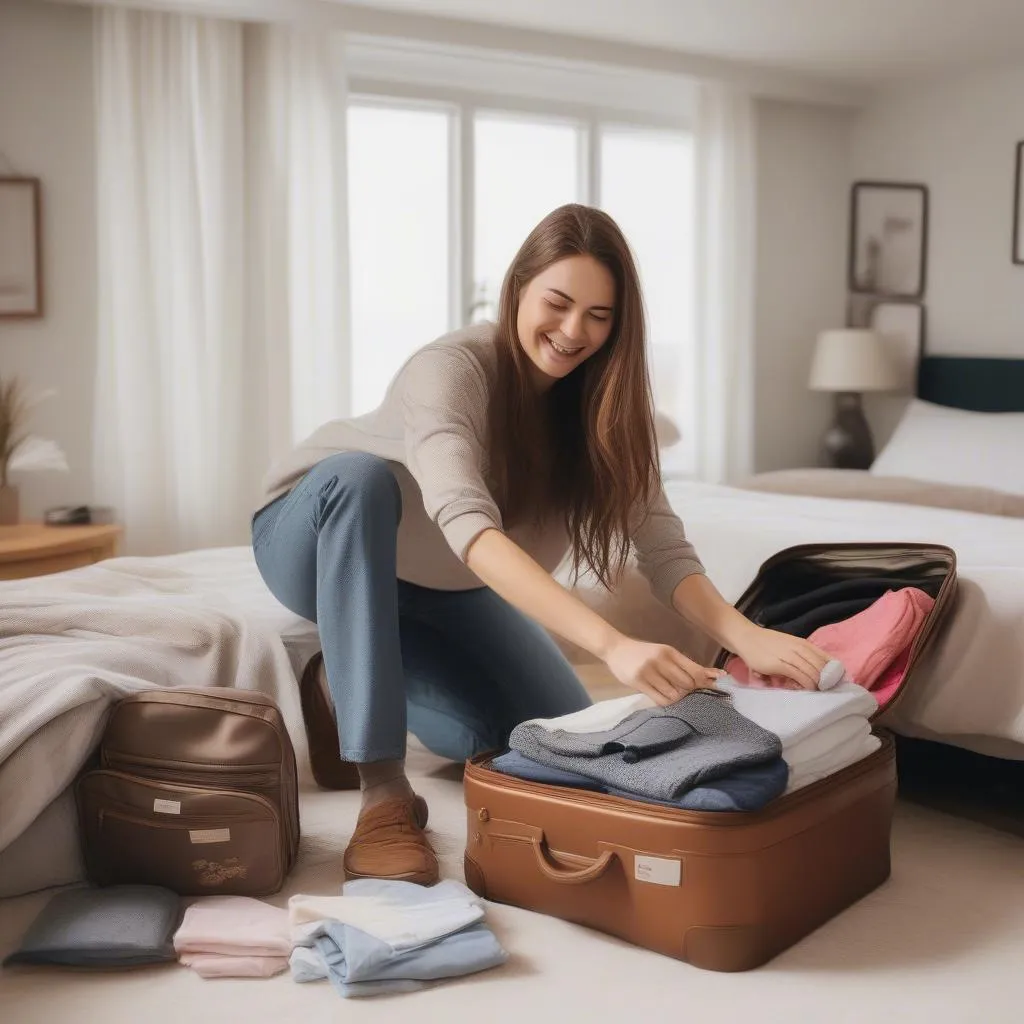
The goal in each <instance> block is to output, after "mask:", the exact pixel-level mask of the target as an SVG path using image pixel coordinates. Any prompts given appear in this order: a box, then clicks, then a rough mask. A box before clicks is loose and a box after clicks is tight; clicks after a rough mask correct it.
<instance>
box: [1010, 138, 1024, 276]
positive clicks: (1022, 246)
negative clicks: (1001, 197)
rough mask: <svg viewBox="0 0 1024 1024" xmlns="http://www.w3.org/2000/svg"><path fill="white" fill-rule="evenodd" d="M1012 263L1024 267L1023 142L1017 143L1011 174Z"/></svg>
mask: <svg viewBox="0 0 1024 1024" xmlns="http://www.w3.org/2000/svg"><path fill="white" fill-rule="evenodd" d="M1012 256H1013V262H1014V263H1015V264H1017V265H1018V266H1024V142H1018V143H1017V150H1016V160H1015V162H1014V173H1013V250H1012Z"/></svg>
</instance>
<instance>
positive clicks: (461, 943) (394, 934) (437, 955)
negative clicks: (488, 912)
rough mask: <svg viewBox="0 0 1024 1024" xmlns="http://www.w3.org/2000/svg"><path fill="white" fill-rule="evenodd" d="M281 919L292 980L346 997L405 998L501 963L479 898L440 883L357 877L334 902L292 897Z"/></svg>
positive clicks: (502, 952)
mask: <svg viewBox="0 0 1024 1024" xmlns="http://www.w3.org/2000/svg"><path fill="white" fill-rule="evenodd" d="M288 917H289V923H290V927H291V939H292V942H293V943H294V947H295V948H294V949H293V950H292V954H291V959H290V965H291V972H292V978H293V979H294V980H295V981H297V982H308V981H318V980H321V979H324V978H327V979H329V980H330V982H331V984H332V985H333V986H334V987H335V989H336V990H337V991H338V993H339V994H340V995H342V996H343V997H345V998H346V999H351V998H359V997H363V996H374V995H383V994H394V993H398V992H410V991H413V990H415V989H418V988H422V987H424V985H425V984H427V983H428V982H431V981H437V980H440V979H442V978H455V977H460V976H462V975H466V974H473V973H476V972H479V971H483V970H487V969H489V968H491V967H497V966H499V965H500V964H503V963H504V962H505V961H506V960H507V959H508V954H507V953H506V952H505V950H504V949H502V948H501V946H500V944H499V943H498V940H497V939H496V938H495V937H494V934H493V933H492V932H491V930H490V929H489V928H488V927H487V926H486V925H485V924H484V923H483V917H484V909H483V905H482V903H481V901H480V899H479V897H477V896H476V895H475V894H474V893H473V892H471V891H470V890H469V889H467V888H466V887H465V886H464V885H462V884H460V883H459V882H454V881H451V880H447V879H446V880H443V881H441V882H438V883H437V884H436V885H434V886H431V887H429V888H426V887H424V886H420V885H414V884H412V883H411V882H401V881H389V880H384V879H371V878H362V879H357V880H355V881H352V882H347V883H346V884H345V885H344V886H343V888H342V894H341V895H340V896H302V895H300V896H293V897H292V898H291V899H290V900H289V901H288Z"/></svg>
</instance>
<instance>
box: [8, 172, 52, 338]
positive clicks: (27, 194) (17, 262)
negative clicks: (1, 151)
mask: <svg viewBox="0 0 1024 1024" xmlns="http://www.w3.org/2000/svg"><path fill="white" fill-rule="evenodd" d="M41 193H42V187H41V184H40V180H39V178H23V177H0V318H3V319H30V318H34V317H41V316H42V315H43V243H42V194H41Z"/></svg>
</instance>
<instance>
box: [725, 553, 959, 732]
mask: <svg viewBox="0 0 1024 1024" xmlns="http://www.w3.org/2000/svg"><path fill="white" fill-rule="evenodd" d="M794 567H798V568H806V569H808V570H811V571H817V572H819V573H821V575H823V576H827V575H828V574H829V572H830V571H831V572H834V573H835V575H836V578H837V579H842V578H847V579H855V578H857V577H858V576H873V575H893V576H900V575H904V574H905V575H906V577H907V586H914V585H921V584H930V586H928V590H929V592H931V591H934V593H933V594H932V596H933V597H934V600H935V604H934V605H933V607H932V609H931V611H930V612H929V613H928V615H927V616H926V617H925V620H924V623H923V625H922V627H921V629H920V631H919V632H918V634H917V636H916V637H915V638H914V642H913V644H912V645H911V648H910V655H909V658H908V660H907V667H906V669H905V671H904V673H903V678H902V680H901V681H900V686H899V689H898V690H897V692H896V693H895V694H894V695H893V697H892V699H891V700H890V701H888V702H887V703H886V705H885V706H884V707H880V708H879V709H878V711H876V712H875V714H874V715H872V717H871V720H872V721H874V720H875V719H877V718H879V717H880V716H881V715H884V714H887V713H888V712H889V711H890V710H892V708H893V707H894V706H895V705H896V703H897V702H898V701H899V700H900V698H901V697H902V696H903V694H904V692H905V691H906V687H907V683H908V682H909V680H910V676H911V674H912V672H913V670H914V668H915V666H916V665H917V663H918V662H919V661H920V659H921V656H922V655H923V654H924V652H925V651H926V650H927V648H928V647H929V645H930V644H931V643H932V641H933V640H934V639H935V637H936V635H937V630H938V627H939V625H940V624H941V623H942V621H943V619H944V618H945V616H946V615H947V614H948V612H949V610H950V608H951V607H952V602H953V597H954V595H955V593H956V586H957V573H956V552H955V551H953V549H952V548H949V547H946V546H945V545H943V544H922V543H911V542H906V543H894V542H861V543H847V544H801V545H798V546H796V547H791V548H786V549H785V550H783V551H779V552H778V553H777V554H775V555H772V557H771V558H769V559H768V560H767V561H766V562H765V563H764V564H763V565H762V566H761V568H760V570H759V571H758V573H757V576H756V577H755V578H754V581H753V582H752V583H751V584H750V586H749V587H748V588H747V589H746V591H745V592H744V593H743V596H742V597H740V599H739V601H737V602H736V608H737V609H738V610H739V611H741V612H743V614H744V615H746V616H747V617H748V618H750V617H751V615H752V614H753V613H756V611H757V609H758V607H759V601H760V600H761V599H762V598H763V597H764V595H765V592H766V591H767V590H769V589H770V588H771V586H772V584H773V582H774V579H775V578H777V576H778V575H779V574H780V572H781V570H782V569H783V568H785V569H792V568H794ZM936 581H938V587H937V588H936V587H935V583H936ZM730 653H731V652H729V651H727V650H725V649H724V648H720V649H719V651H718V655H717V657H716V658H715V661H714V665H715V667H717V668H722V667H723V666H724V665H725V662H726V660H727V659H728V657H729V656H730Z"/></svg>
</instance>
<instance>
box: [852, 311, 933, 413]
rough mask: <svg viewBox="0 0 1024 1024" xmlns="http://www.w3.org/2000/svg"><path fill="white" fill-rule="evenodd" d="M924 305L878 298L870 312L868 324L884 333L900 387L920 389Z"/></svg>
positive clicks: (900, 388)
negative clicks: (918, 373)
mask: <svg viewBox="0 0 1024 1024" xmlns="http://www.w3.org/2000/svg"><path fill="white" fill-rule="evenodd" d="M925 321H926V313H925V308H924V306H922V305H920V304H919V303H917V302H889V301H885V300H883V301H880V302H875V303H874V304H873V305H872V306H871V309H870V311H869V313H868V322H867V326H868V327H870V328H872V329H873V330H876V331H878V332H879V334H881V335H883V336H884V337H885V341H886V347H887V348H888V350H889V354H890V356H891V357H892V360H893V362H894V363H895V364H896V366H897V367H898V368H899V376H900V382H899V390H900V391H902V392H904V393H906V394H915V393H916V391H917V371H918V367H919V366H920V363H921V356H922V355H923V354H924V345H925Z"/></svg>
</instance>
